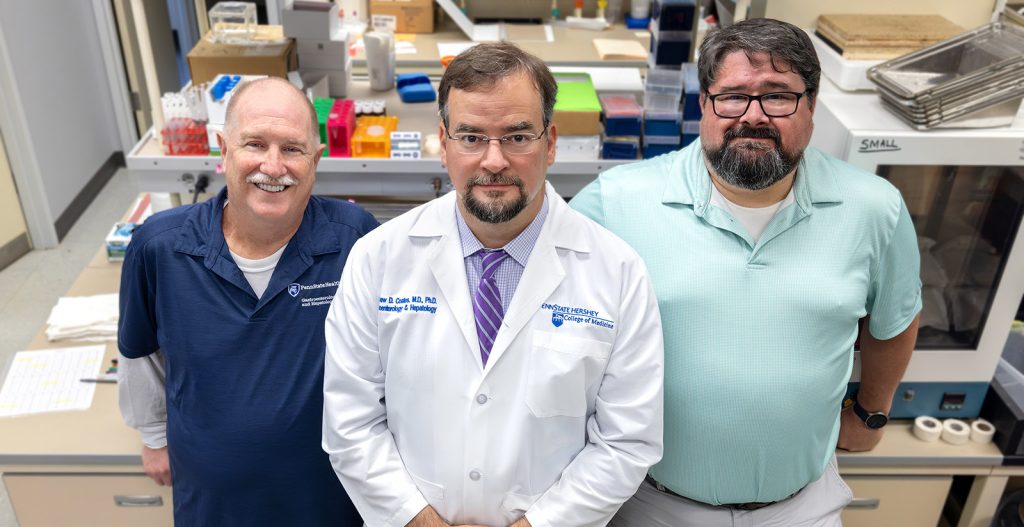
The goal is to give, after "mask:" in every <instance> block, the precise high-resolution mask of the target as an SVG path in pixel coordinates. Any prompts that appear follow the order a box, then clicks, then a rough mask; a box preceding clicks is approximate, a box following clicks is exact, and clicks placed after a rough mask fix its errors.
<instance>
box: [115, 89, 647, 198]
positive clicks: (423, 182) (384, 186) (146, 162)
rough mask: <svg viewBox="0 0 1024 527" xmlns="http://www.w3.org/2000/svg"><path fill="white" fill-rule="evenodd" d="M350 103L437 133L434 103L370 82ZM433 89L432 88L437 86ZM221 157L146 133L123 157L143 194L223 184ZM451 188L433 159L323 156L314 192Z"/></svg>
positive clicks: (572, 186)
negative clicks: (379, 108) (169, 149)
mask: <svg viewBox="0 0 1024 527" xmlns="http://www.w3.org/2000/svg"><path fill="white" fill-rule="evenodd" d="M349 88H350V89H349V92H350V93H349V94H348V97H347V98H349V99H355V100H367V99H374V100H383V101H384V102H385V105H386V111H387V114H388V115H394V116H397V117H398V119H399V120H398V130H401V131H418V132H420V133H421V134H422V136H423V138H426V137H427V135H429V134H438V133H439V126H438V123H439V119H438V115H437V103H436V102H430V103H410V104H407V103H403V102H401V100H400V99H399V97H398V93H397V92H396V91H394V90H391V91H383V92H377V91H372V90H370V87H369V82H367V81H365V80H357V81H354V82H352V83H351V84H350V87H349ZM435 88H436V84H435ZM630 162H632V161H623V160H611V159H598V160H588V161H557V160H556V161H555V163H554V164H553V165H551V166H550V167H548V180H549V181H550V182H551V184H552V185H554V187H555V189H556V190H558V192H559V193H560V194H561V195H562V196H566V197H570V196H573V195H575V194H576V193H577V192H579V191H580V189H582V188H583V187H584V186H586V185H587V184H588V183H590V182H591V181H593V179H594V178H595V177H597V175H598V174H599V173H601V172H602V171H604V170H607V169H609V168H612V167H614V166H616V165H621V164H625V163H630ZM220 163H221V158H220V156H169V155H165V154H164V153H163V148H162V147H161V145H160V143H159V142H158V141H157V140H156V139H155V138H154V132H153V130H149V131H147V132H146V134H145V135H144V136H143V137H142V139H141V140H140V141H139V142H138V143H137V144H136V145H135V146H134V148H132V151H131V152H130V153H129V154H128V155H127V156H126V166H127V168H128V170H129V171H130V172H131V173H132V174H133V176H134V177H135V178H136V180H137V181H138V185H139V190H140V191H146V192H171V193H191V192H192V185H193V184H194V182H195V179H196V178H197V177H198V176H200V175H207V176H208V177H209V178H210V186H209V188H208V189H207V192H217V191H219V190H220V188H221V187H223V186H224V176H223V174H220V173H219V171H218V167H219V166H220ZM448 190H451V186H450V183H449V181H448V172H447V170H446V169H445V168H444V167H443V166H442V165H441V159H440V157H438V156H437V155H433V156H431V155H429V154H424V157H422V158H420V159H385V158H350V157H327V156H326V155H325V156H324V157H322V158H321V159H320V164H319V166H318V167H317V180H316V185H315V187H314V189H313V191H314V192H315V193H317V194H322V195H332V196H345V197H353V196H356V197H358V196H392V197H401V198H408V199H429V198H432V197H435V196H437V195H438V194H439V193H445V192H447V191H448Z"/></svg>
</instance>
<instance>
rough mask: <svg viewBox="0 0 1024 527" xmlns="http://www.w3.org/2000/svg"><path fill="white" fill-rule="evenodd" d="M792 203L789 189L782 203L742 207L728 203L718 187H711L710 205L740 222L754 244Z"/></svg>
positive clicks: (791, 193)
mask: <svg viewBox="0 0 1024 527" xmlns="http://www.w3.org/2000/svg"><path fill="white" fill-rule="evenodd" d="M794 201H796V200H795V199H794V198H793V189H792V188H790V189H789V194H786V197H785V198H782V201H779V202H777V203H773V204H771V205H768V206H767V207H755V208H751V207H744V206H741V205H737V204H735V203H733V202H731V201H729V200H728V199H727V198H726V197H725V196H724V195H723V194H722V193H721V192H720V191H719V190H718V187H716V186H715V185H714V184H713V183H712V185H711V204H712V205H714V206H716V207H718V208H720V209H722V210H724V211H726V212H728V213H729V214H731V215H732V217H733V218H735V219H736V221H738V222H740V225H743V228H744V229H746V230H747V234H749V235H750V238H751V239H752V240H754V243H755V244H756V243H757V242H758V241H759V240H760V239H761V235H762V234H764V230H765V229H766V228H767V227H768V224H769V223H771V222H772V218H774V217H775V215H776V214H778V212H779V211H780V210H782V209H784V208H786V207H788V206H789V205H790V204H791V203H793V202H794Z"/></svg>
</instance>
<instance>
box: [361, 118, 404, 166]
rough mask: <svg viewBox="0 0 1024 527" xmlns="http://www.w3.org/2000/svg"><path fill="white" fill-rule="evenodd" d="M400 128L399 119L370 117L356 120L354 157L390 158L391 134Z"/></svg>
mask: <svg viewBox="0 0 1024 527" xmlns="http://www.w3.org/2000/svg"><path fill="white" fill-rule="evenodd" d="M397 128H398V117H394V116H368V117H360V118H358V119H357V120H356V132H355V133H354V134H352V157H389V156H390V155H391V132H394V131H395V129H397Z"/></svg>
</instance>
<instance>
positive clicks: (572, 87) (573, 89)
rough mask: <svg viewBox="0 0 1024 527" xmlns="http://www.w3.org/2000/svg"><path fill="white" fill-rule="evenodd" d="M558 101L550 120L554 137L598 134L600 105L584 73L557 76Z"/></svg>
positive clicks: (600, 127)
mask: <svg viewBox="0 0 1024 527" xmlns="http://www.w3.org/2000/svg"><path fill="white" fill-rule="evenodd" d="M555 81H556V82H558V99H557V100H556V101H555V115H554V116H553V117H552V121H553V122H554V123H555V126H556V127H557V130H558V135H560V136H562V135H600V134H601V132H602V126H601V102H600V101H599V100H598V98H597V91H595V90H594V83H593V82H592V81H591V80H590V76H589V75H587V74H585V73H558V74H556V75H555Z"/></svg>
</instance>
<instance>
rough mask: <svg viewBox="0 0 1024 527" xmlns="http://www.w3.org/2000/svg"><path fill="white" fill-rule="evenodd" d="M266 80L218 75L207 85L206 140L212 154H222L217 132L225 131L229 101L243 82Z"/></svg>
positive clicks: (243, 76) (260, 76)
mask: <svg viewBox="0 0 1024 527" xmlns="http://www.w3.org/2000/svg"><path fill="white" fill-rule="evenodd" d="M263 78H266V75H217V76H216V77H214V79H213V81H212V82H210V83H209V84H207V85H206V90H205V94H204V97H203V102H204V104H205V105H206V115H207V122H206V139H207V142H208V144H209V147H210V153H211V154H214V155H216V154H219V153H220V144H218V143H217V132H223V131H224V116H225V114H226V113H227V111H228V101H230V100H231V96H232V95H234V93H235V89H236V88H238V86H239V85H241V84H242V83H243V82H246V81H252V80H256V79H263Z"/></svg>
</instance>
